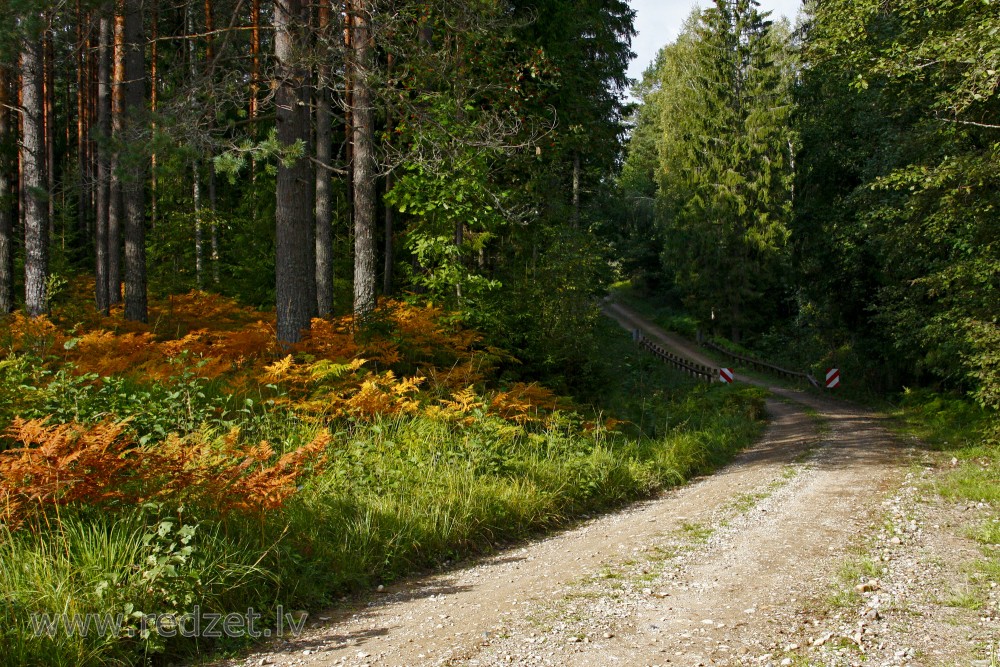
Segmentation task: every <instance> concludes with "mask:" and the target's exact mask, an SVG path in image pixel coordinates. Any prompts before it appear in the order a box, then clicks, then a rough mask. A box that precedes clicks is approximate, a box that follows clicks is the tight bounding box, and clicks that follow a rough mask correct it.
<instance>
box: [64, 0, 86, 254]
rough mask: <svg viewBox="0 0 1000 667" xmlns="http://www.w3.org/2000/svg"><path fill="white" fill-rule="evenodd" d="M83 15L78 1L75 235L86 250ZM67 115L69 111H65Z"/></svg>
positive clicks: (84, 48) (84, 41)
mask: <svg viewBox="0 0 1000 667" xmlns="http://www.w3.org/2000/svg"><path fill="white" fill-rule="evenodd" d="M84 17H85V14H84V12H83V11H82V10H81V8H80V0H77V1H76V48H77V59H76V160H77V165H76V168H77V175H76V177H77V193H76V233H77V235H78V236H79V244H80V247H81V248H86V239H87V231H88V230H87V205H88V200H89V197H88V196H87V181H86V174H87V120H86V119H87V114H86V111H87V98H86V95H87V86H88V85H89V84H90V79H89V78H88V77H87V74H86V72H87V49H86V40H84V37H83V28H84V24H85V20H84ZM66 111H67V114H68V113H69V109H67V110H66Z"/></svg>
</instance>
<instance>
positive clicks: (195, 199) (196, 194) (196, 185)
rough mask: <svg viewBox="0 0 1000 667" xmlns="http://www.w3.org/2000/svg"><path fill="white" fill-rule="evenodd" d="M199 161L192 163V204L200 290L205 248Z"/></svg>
mask: <svg viewBox="0 0 1000 667" xmlns="http://www.w3.org/2000/svg"><path fill="white" fill-rule="evenodd" d="M200 171H201V170H200V169H199V167H198V161H197V160H194V161H193V162H192V163H191V176H192V180H191V202H192V204H193V205H194V280H195V285H197V287H198V289H202V288H204V286H205V259H204V251H203V250H202V249H203V248H204V246H205V244H204V243H203V239H202V236H203V233H202V228H203V226H202V220H201V173H200Z"/></svg>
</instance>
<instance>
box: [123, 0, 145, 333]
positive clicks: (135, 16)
mask: <svg viewBox="0 0 1000 667" xmlns="http://www.w3.org/2000/svg"><path fill="white" fill-rule="evenodd" d="M142 2H143V0H125V91H124V100H125V128H126V132H127V134H126V136H127V137H128V138H129V145H131V146H137V147H141V146H142V145H143V141H144V140H143V136H144V135H145V133H143V132H142V131H141V129H142V127H141V123H142V122H143V116H144V113H143V111H144V107H145V88H146V87H145V85H144V82H145V78H146V64H145V51H144V49H145V39H144V38H143V34H142V11H141V6H142ZM141 150H142V149H141V148H138V149H137V151H141ZM127 167H128V168H127V169H126V170H125V172H124V174H125V175H124V177H123V179H122V200H123V208H124V209H125V319H127V320H132V321H135V322H145V321H146V320H147V319H148V313H147V307H146V201H145V199H146V193H145V186H146V161H145V159H143V158H142V157H141V156H139V155H135V156H131V159H129V160H128V165H127Z"/></svg>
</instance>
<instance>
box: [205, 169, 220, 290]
mask: <svg viewBox="0 0 1000 667" xmlns="http://www.w3.org/2000/svg"><path fill="white" fill-rule="evenodd" d="M217 203H218V202H217V200H216V193H215V163H214V162H212V161H211V160H209V162H208V209H209V211H211V212H212V219H211V220H210V221H209V223H208V233H209V236H210V239H209V242H210V244H211V248H212V254H211V260H212V282H213V283H215V284H216V285H218V284H219V223H218V218H216V217H215V209H216V204H217Z"/></svg>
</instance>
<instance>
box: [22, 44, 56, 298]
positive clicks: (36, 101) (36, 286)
mask: <svg viewBox="0 0 1000 667" xmlns="http://www.w3.org/2000/svg"><path fill="white" fill-rule="evenodd" d="M42 70H43V66H42V40H41V35H34V36H31V35H29V36H27V37H26V38H24V39H23V40H22V42H21V107H22V108H21V122H22V124H23V128H24V129H23V131H22V136H21V173H22V178H23V179H24V305H25V309H26V310H27V312H28V315H29V316H30V317H38V316H40V315H44V314H45V313H46V311H47V309H48V294H47V292H46V281H47V279H48V275H49V265H48V262H49V244H48V231H49V230H48V194H49V193H48V192H47V190H46V188H47V186H48V183H47V182H46V178H45V122H44V100H43V90H42V88H43V85H42V79H43V74H44V73H43V71H42Z"/></svg>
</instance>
